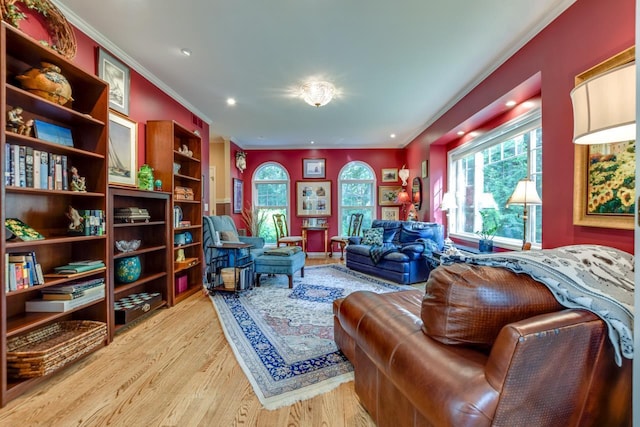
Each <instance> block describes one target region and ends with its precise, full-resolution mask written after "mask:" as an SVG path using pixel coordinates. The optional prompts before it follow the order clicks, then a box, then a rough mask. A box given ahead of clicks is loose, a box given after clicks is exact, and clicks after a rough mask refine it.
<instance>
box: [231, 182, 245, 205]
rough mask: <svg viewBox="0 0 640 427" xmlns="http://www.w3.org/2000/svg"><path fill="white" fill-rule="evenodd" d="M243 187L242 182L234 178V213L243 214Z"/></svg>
mask: <svg viewBox="0 0 640 427" xmlns="http://www.w3.org/2000/svg"><path fill="white" fill-rule="evenodd" d="M242 187H243V182H242V180H241V179H238V178H233V213H242V197H243V194H242V190H243V188H242Z"/></svg>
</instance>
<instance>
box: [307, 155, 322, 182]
mask: <svg viewBox="0 0 640 427" xmlns="http://www.w3.org/2000/svg"><path fill="white" fill-rule="evenodd" d="M302 177H303V178H312V179H318V178H324V177H325V159H302Z"/></svg>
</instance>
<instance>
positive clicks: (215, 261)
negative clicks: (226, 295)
mask: <svg viewBox="0 0 640 427" xmlns="http://www.w3.org/2000/svg"><path fill="white" fill-rule="evenodd" d="M209 248H210V249H216V250H217V251H218V254H219V255H218V256H215V257H213V258H212V259H210V260H207V270H208V271H209V273H210V274H212V276H213V281H212V283H209V284H208V287H207V288H208V290H209V292H210V293H213V292H215V291H222V292H238V291H241V290H245V289H251V288H253V284H254V277H255V266H254V263H253V260H252V259H251V248H253V245H251V244H249V243H239V242H238V243H232V242H226V243H222V244H220V245H211V246H209ZM243 249H246V250H247V252H246V253H245V254H243V253H242V250H243ZM224 267H233V268H234V271H233V283H234V287H233V288H226V287H225V286H224V283H223V282H222V269H223V268H224ZM238 270H239V271H238Z"/></svg>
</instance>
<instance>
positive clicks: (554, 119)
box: [407, 0, 635, 253]
mask: <svg viewBox="0 0 640 427" xmlns="http://www.w3.org/2000/svg"><path fill="white" fill-rule="evenodd" d="M634 17H635V1H634V0H618V1H615V2H603V1H599V0H578V1H577V2H576V3H575V4H574V5H573V6H571V7H570V8H569V9H567V10H566V11H565V12H564V13H563V14H562V15H561V16H559V17H558V18H557V19H556V20H555V21H553V22H552V23H551V24H550V25H548V26H547V27H546V28H545V29H544V30H543V31H542V32H540V33H539V34H538V35H537V36H536V37H535V38H533V39H532V40H531V41H530V42H529V43H527V44H526V45H525V46H524V47H523V48H522V49H520V50H519V51H518V52H517V53H516V54H515V55H513V56H512V57H511V58H509V59H508V60H507V61H506V62H505V63H504V64H503V65H501V66H500V67H499V68H498V69H497V70H496V71H495V72H493V73H492V74H491V75H490V76H489V77H488V78H486V79H485V80H484V81H483V82H482V83H480V84H479V85H478V86H477V87H476V88H475V89H473V90H472V91H471V92H470V93H469V94H467V95H466V96H465V97H464V98H463V99H462V100H461V101H460V102H458V103H457V104H456V105H455V106H453V107H452V108H451V109H450V110H449V111H447V112H446V113H445V114H444V115H443V116H442V117H440V118H439V119H438V120H437V121H436V122H435V123H433V125H431V126H430V127H429V128H428V129H426V130H425V131H424V132H423V133H422V134H421V135H419V136H418V137H417V138H416V139H415V140H414V141H412V142H411V144H410V145H409V146H408V147H407V153H410V155H409V156H408V158H409V165H410V167H411V169H412V170H414V169H415V170H419V167H420V158H422V157H423V156H428V158H429V160H430V162H429V163H430V170H431V174H430V175H431V177H430V182H429V188H430V194H431V196H432V203H431V204H430V207H429V212H428V213H426V215H428V216H431V217H433V218H434V219H436V220H439V218H440V217H441V212H440V210H439V209H438V205H439V200H440V199H439V198H437V195H439V194H441V193H442V186H443V185H444V186H445V188H446V183H445V182H446V181H444V180H445V179H446V173H445V172H444V171H445V170H446V152H447V151H448V150H450V149H451V148H452V147H453V146H455V145H456V144H457V141H455V139H452V138H451V135H452V134H454V132H453V131H454V130H457V128H456V127H457V126H459V125H461V124H465V122H466V121H468V120H470V119H472V118H473V117H474V116H476V115H477V114H478V113H481V112H482V113H484V114H485V115H486V114H487V112H489V113H490V112H491V111H492V110H493V111H498V108H499V107H498V106H499V105H500V103H501V101H502V100H503V99H504V98H505V97H506V96H507V95H510V94H512V93H515V92H516V91H515V89H517V88H518V87H519V86H520V87H521V86H522V83H523V82H526V81H527V80H529V79H531V78H532V76H536V75H537V74H538V73H539V76H540V91H541V94H542V134H543V144H544V145H543V147H544V148H543V159H542V161H543V178H542V179H543V181H542V185H543V193H544V194H543V204H542V215H543V230H542V239H543V246H544V247H545V248H552V247H557V246H563V245H571V244H582V243H593V244H602V245H608V246H613V247H616V248H619V249H622V250H625V251H628V252H631V253H633V231H630V230H615V229H606V228H594V227H581V226H574V225H573V197H574V195H573V170H574V169H573V155H574V147H573V144H572V141H571V140H572V136H573V111H572V107H571V99H570V97H569V93H570V91H571V89H572V88H573V86H574V77H575V76H576V75H577V74H580V73H581V72H583V71H585V70H587V69H589V68H591V67H592V66H594V65H596V64H598V63H600V62H602V61H604V60H606V59H607V58H609V57H611V56H613V55H615V54H617V53H619V52H620V51H622V50H624V49H626V48H628V47H629V46H632V45H633V44H634V34H635V20H634ZM524 99H526V98H522V97H521V98H520V101H522V100H524ZM496 101H500V103H498V102H496ZM452 141H453V142H452Z"/></svg>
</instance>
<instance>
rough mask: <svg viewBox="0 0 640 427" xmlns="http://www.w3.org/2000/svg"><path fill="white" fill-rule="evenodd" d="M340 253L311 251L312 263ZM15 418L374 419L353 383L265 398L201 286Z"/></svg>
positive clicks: (79, 422)
mask: <svg viewBox="0 0 640 427" xmlns="http://www.w3.org/2000/svg"><path fill="white" fill-rule="evenodd" d="M331 262H334V261H332V260H327V259H323V258H319V259H314V258H309V260H308V261H307V265H317V264H327V263H331ZM0 425H3V426H4V425H7V426H9V425H11V426H14V425H15V426H17V425H21V426H32V425H41V426H73V425H76V426H106V425H109V426H163V427H164V426H180V427H184V426H262V427H280V426H282V427H285V426H286V427H320V426H330V427H341V426H348V427H352V426H361V427H369V426H374V423H373V421H372V420H371V418H370V417H369V415H368V414H367V413H366V411H365V410H364V408H363V407H362V406H361V405H360V403H359V402H358V399H357V396H356V395H355V392H354V389H353V382H349V383H345V384H342V385H340V386H339V387H338V388H336V389H334V390H333V391H331V392H329V393H325V394H323V395H321V396H317V397H314V398H312V399H309V400H307V401H303V402H297V403H295V404H293V405H291V406H286V407H283V408H280V409H277V410H273V411H269V410H266V409H264V408H263V407H262V405H261V404H260V402H259V400H258V398H257V397H256V396H255V394H254V392H253V389H252V387H251V385H250V384H249V381H248V380H247V377H246V376H245V374H244V372H243V371H242V369H241V368H240V366H239V365H238V362H237V360H236V358H235V356H234V355H233V352H232V351H231V348H230V347H229V345H228V343H227V340H226V338H225V337H224V334H223V332H222V328H221V326H220V322H219V321H218V318H217V315H216V312H215V309H214V308H213V305H212V304H211V301H210V300H209V298H208V297H207V296H205V295H203V294H202V293H197V294H195V295H193V296H191V297H189V298H188V299H186V300H184V301H183V302H181V303H180V304H178V305H177V306H175V307H172V308H171V309H162V310H160V311H158V312H156V313H155V314H153V315H152V316H150V317H148V318H147V319H144V321H141V322H139V323H138V324H136V325H134V326H132V327H128V328H127V330H124V331H122V332H121V333H119V334H118V335H116V337H115V340H114V341H113V343H111V344H110V345H109V346H107V347H105V348H103V349H100V350H99V351H97V352H95V353H94V354H92V355H90V356H88V357H87V358H85V359H83V360H82V361H80V362H78V363H75V364H73V365H72V366H70V367H68V368H66V369H63V370H62V371H60V372H58V373H56V374H54V375H52V376H51V377H50V378H49V379H48V380H47V381H44V382H43V383H41V384H40V385H38V386H37V387H35V388H33V389H31V390H29V391H28V392H27V393H25V394H24V395H22V396H21V397H19V398H18V399H16V400H14V401H12V402H9V404H8V405H7V406H6V407H5V408H3V409H1V410H0Z"/></svg>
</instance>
